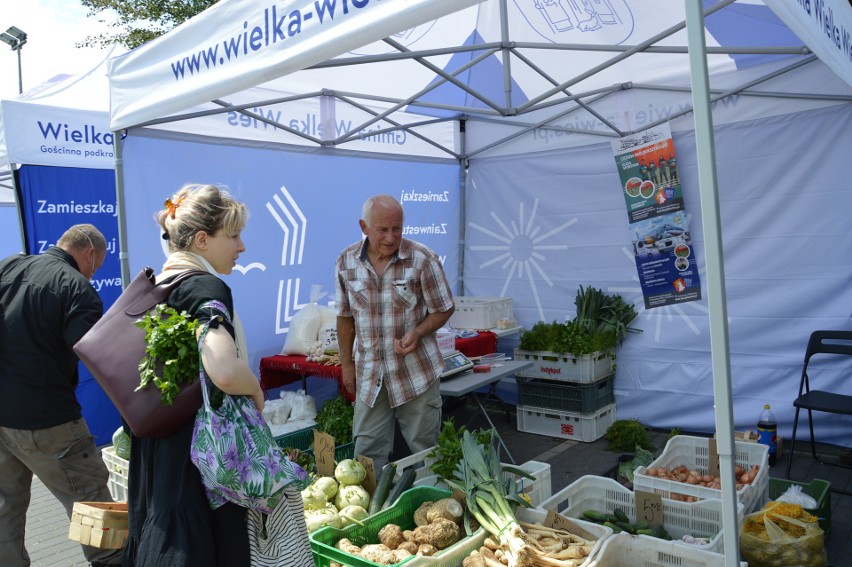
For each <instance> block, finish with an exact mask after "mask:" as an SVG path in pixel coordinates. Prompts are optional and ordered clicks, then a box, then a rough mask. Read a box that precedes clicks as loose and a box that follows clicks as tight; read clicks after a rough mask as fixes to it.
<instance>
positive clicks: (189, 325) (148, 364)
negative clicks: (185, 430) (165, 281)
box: [136, 303, 199, 406]
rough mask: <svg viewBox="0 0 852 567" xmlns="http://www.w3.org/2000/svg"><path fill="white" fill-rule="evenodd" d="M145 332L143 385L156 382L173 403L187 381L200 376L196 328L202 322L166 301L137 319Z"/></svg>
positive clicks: (167, 402) (166, 400)
mask: <svg viewBox="0 0 852 567" xmlns="http://www.w3.org/2000/svg"><path fill="white" fill-rule="evenodd" d="M136 326H137V327H139V328H141V329H144V331H145V345H146V346H145V357H144V358H143V359H142V360H141V361H140V362H139V386H138V387H137V388H136V391H137V392H138V391H139V390H141V389H143V388H147V387H148V385H149V384H151V383H152V382H153V383H154V385H155V386H156V387H157V388H158V389H159V390H160V392H161V396H162V400H163V404H164V405H167V406H170V405H172V404H173V403H174V401H175V398H176V397H177V395H178V394H179V393H180V390H181V388H182V387H183V385H184V384H189V383H191V382H192V381H193V380H195V378H196V377H197V376H198V371H199V360H198V341H197V339H196V338H195V331H196V330H197V329H198V321H194V320H192V319H191V318H190V315H189V313H187V312H186V311H184V312H182V313H178V312H177V311H176V310H175V309H174V308H172V307H169V306H167V305H165V304H162V303H161V304H159V305H157V307H156V308H155V309H154V310H152V311H150V312H148V313H147V314H145V315H144V316H143V317H142V318H141V319H140V320H138V321H136Z"/></svg>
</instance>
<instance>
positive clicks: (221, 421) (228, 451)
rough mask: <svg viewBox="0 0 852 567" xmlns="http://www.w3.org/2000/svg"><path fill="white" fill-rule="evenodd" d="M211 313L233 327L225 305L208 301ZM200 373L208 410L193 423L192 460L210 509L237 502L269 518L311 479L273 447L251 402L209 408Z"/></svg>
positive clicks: (240, 399)
mask: <svg viewBox="0 0 852 567" xmlns="http://www.w3.org/2000/svg"><path fill="white" fill-rule="evenodd" d="M205 308H212V309H214V310H216V311H219V312H221V313H222V314H223V315H222V316H223V318H224V319H225V320H227V321H228V323H230V322H231V320H230V314H229V313H228V310H227V308H226V307H225V305H223V304H222V303H221V302H218V301H209V302H207V303H205V304H204V305H202V306H201V309H205ZM209 329H210V323H209V322H208V323H207V324H206V325H204V327H203V328H202V331H201V335H200V337H199V339H198V356H199V359H200V358H201V346H202V345H203V344H204V339H205V337H206V335H207V332H208V331H209ZM200 366H201V371H200V372H199V377H198V378H199V380H200V381H201V392H202V394H203V398H204V405H203V406H202V407H201V408H200V409H199V410H198V414H197V415H196V417H195V427H194V429H193V432H192V447H191V451H190V459H191V460H192V462H193V464H194V465H195V466H196V467H197V468H198V471H199V472H200V473H201V480H202V482H203V484H204V490H205V492H206V494H207V500H208V501H209V503H210V507H211V508H212V509H214V510H215V509H216V508H218V507H220V506H221V505H222V504H225V503H226V502H234V503H236V504H239V505H240V506H243V507H244V508H249V509H251V510H257V511H259V512H263V513H265V514H270V513H271V512H272V511H273V510H274V509H275V508H276V506H277V505H278V502H279V501H280V500H281V498H282V497H284V489H285V488H287V487H292V488H293V489H298V490H301V489H302V488H304V487H305V486H306V485H307V484H308V475H307V473H306V472H305V470H304V469H302V468H301V467H300V466H299V465H297V464H295V463H293V462H292V461H290V459H288V458H287V456H286V455H285V454H284V452H283V451H282V450H281V448H279V447H278V445H277V444H276V443H275V439H274V438H273V436H272V432H271V431H270V429H269V425H267V423H266V421H265V420H264V419H263V416H262V415H261V414H260V411H258V409H257V407H256V406H255V405H254V401H253V400H252V398H251V397H250V396H231V395H228V394H225V396H224V400H223V402H222V405H221V406H219V407H218V408H213V407H212V406H211V405H210V394H209V392H208V384H207V381H208V379H207V377H206V373H205V371H204V367H203V365H200Z"/></svg>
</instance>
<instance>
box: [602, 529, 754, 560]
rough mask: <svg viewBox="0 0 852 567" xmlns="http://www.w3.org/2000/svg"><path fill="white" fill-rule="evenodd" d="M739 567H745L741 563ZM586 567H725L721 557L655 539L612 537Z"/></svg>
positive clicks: (624, 534)
mask: <svg viewBox="0 0 852 567" xmlns="http://www.w3.org/2000/svg"><path fill="white" fill-rule="evenodd" d="M740 566H741V567H748V563H746V562H745V561H741V562H740ZM589 567H725V556H724V555H719V554H718V553H711V552H709V551H702V550H700V549H690V548H687V547H686V546H683V545H679V544H677V543H674V542H672V541H666V540H664V539H659V538H655V537H643V536H635V535H630V534H626V533H620V534H615V535H614V536H612V537H609V538H607V539H606V541H604V544H603V547H602V548H601V550H600V552H599V553H598V554H597V557H596V558H595V560H594V561H593V562H592V563H590V564H589Z"/></svg>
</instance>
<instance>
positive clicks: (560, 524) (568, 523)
mask: <svg viewBox="0 0 852 567" xmlns="http://www.w3.org/2000/svg"><path fill="white" fill-rule="evenodd" d="M544 525H545V526H546V527H548V528H553V529H554V530H565V531H566V532H571V533H572V534H574V535H576V536H580V537H581V538H583V539H588V540H596V539H598V538H597V536H595V535H593V534H590V533H589V532H587V531H586V530H584V529H583V528H581V527H580V526H579V525H578V524H577V523H576V522H575V521H573V520H571V519H570V518H566V517H565V516H563V515H562V514H558V513H557V512H554V511H553V510H548V511H547V517H546V518H545V519H544Z"/></svg>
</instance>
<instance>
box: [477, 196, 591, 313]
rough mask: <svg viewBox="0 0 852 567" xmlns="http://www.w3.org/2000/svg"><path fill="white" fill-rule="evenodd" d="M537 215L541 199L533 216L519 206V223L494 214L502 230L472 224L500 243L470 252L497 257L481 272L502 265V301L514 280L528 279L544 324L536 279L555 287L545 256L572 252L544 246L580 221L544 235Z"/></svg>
mask: <svg viewBox="0 0 852 567" xmlns="http://www.w3.org/2000/svg"><path fill="white" fill-rule="evenodd" d="M537 212H538V199H536V200H535V201H533V206H532V210H531V211H530V213H529V216H527V214H526V212H525V206H524V203H518V218H517V220H508V221H504V220H503V219H501V218H500V217H499V216H497V214H495V213H494V212H493V211H492V212H491V218H492V219H494V222H495V223H496V224H497V226H498V227H499V230H497V231H495V230H491V229H489V228H486V227H484V226H482V225H479V224H476V223H474V222H470V223H468V226H469V227H470V228H472V229H474V230H477V231H479V232H481V233H482V234H485V235H487V236H490V237H492V238H493V239H494V240H496V241H497V242H498V244H492V245H480V246H476V245H472V246H471V247H470V249H471V250H478V251H484V252H494V253H495V256H494V257H493V258H491V259H490V260H487V261H485V262H482V263H481V264H479V268H480V269H483V268H487V267H488V266H492V265H494V264H498V263H499V264H500V267H501V268H502V269H503V270H506V271H507V274H506V279H505V280H504V282H503V289H501V290H500V297H506V295H507V294H506V291H507V289H508V287H509V284H510V283H511V281H512V279H513V278H517V279H526V280H527V281H528V282H529V286H530V291H531V292H532V296H533V299H534V301H535V306H536V309H538V313H539V318H540V319H541V320H542V321H543V320H544V308H543V307H542V305H541V298H540V297H539V295H538V288H537V287H536V281H535V280H534V279H533V275H538V276H539V277H540V278H541V279H542V280H544V282H545V283H546V284H547V285H548V286H550V287H553V281H552V280H551V279H550V277H548V275H547V274H546V273H545V271H544V267H543V264H544V262H545V260H546V256H545V254H544V252H547V251H553V250H567V249H568V245H567V244H543V242H544V241H546V240H547V239H548V238H551V237H552V236H554V235H556V234H558V233H560V232H562V231H563V230H565V229H566V228H568V227H569V226H571V225H572V224H574V223H576V222H577V219H576V218H573V219H570V220H568V221H566V222H564V223H562V224H561V225H559V226H557V227H556V228H554V229H552V230H549V231H547V232H545V233H542V232H541V231H542V228H541V225H540V224H538V221H537V220H536V214H537Z"/></svg>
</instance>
